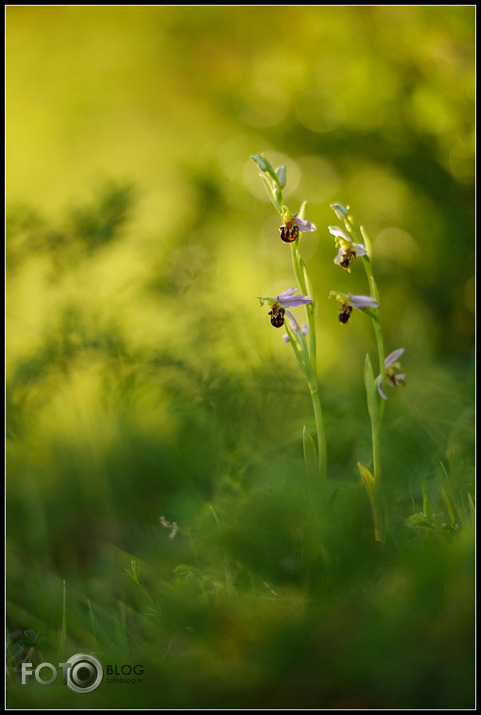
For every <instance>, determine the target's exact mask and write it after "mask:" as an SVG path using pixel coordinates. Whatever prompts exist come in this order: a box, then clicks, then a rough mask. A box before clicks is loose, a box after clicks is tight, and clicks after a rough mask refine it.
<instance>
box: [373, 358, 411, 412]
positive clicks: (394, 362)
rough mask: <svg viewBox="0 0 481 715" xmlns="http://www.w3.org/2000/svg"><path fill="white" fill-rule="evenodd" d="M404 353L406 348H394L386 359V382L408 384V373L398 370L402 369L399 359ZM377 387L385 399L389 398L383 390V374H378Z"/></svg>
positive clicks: (392, 384) (399, 384)
mask: <svg viewBox="0 0 481 715" xmlns="http://www.w3.org/2000/svg"><path fill="white" fill-rule="evenodd" d="M403 353H404V348H399V349H398V350H394V351H393V352H392V353H391V354H390V355H388V356H387V358H386V359H385V361H384V367H385V368H386V382H387V383H388V384H389V385H391V386H392V387H401V386H402V387H404V385H405V384H406V375H405V374H404V373H403V372H397V370H398V369H400V367H401V366H400V364H399V362H398V359H399V358H400V357H401V355H402V354H403ZM377 379H378V383H377V389H378V390H379V394H380V395H381V397H382V398H383V400H387V397H386V395H385V394H384V392H383V389H382V385H381V376H380V375H379V376H378V378H377Z"/></svg>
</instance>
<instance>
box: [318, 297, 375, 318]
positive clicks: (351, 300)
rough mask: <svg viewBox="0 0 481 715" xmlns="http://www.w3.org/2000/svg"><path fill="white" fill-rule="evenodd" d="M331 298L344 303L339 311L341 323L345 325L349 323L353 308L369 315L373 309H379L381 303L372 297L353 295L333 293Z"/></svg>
mask: <svg viewBox="0 0 481 715" xmlns="http://www.w3.org/2000/svg"><path fill="white" fill-rule="evenodd" d="M329 297H331V298H332V297H335V298H336V299H337V300H339V301H340V302H341V303H342V305H341V307H340V309H339V322H340V323H342V324H343V325H345V324H346V323H348V322H349V318H350V317H351V313H352V309H353V308H356V309H357V310H363V311H364V312H366V313H368V314H369V313H370V311H371V310H372V309H373V308H379V301H378V300H376V298H373V297H372V296H370V295H351V293H348V294H347V295H346V294H345V293H336V292H335V291H331V293H330V295H329Z"/></svg>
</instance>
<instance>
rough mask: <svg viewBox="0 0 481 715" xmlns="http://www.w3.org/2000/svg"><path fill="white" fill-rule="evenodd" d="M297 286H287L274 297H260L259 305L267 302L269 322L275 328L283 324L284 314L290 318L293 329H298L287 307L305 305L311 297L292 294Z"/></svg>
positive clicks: (310, 300) (310, 301)
mask: <svg viewBox="0 0 481 715" xmlns="http://www.w3.org/2000/svg"><path fill="white" fill-rule="evenodd" d="M296 290H297V288H288V289H287V290H285V291H284V292H283V293H281V294H280V295H278V296H275V297H270V296H267V297H260V296H259V302H260V304H261V305H264V303H267V304H268V305H269V308H270V311H269V315H270V316H271V323H272V325H273V326H274V327H275V328H281V327H282V326H283V325H284V316H285V315H287V317H288V318H289V320H290V323H291V326H292V329H293V330H299V325H298V323H297V320H296V319H295V318H294V316H293V315H292V313H291V311H290V310H289V308H296V307H297V306H298V305H307V304H308V303H312V298H309V297H308V296H306V295H294V293H295V292H296Z"/></svg>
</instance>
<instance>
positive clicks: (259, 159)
mask: <svg viewBox="0 0 481 715" xmlns="http://www.w3.org/2000/svg"><path fill="white" fill-rule="evenodd" d="M251 159H252V161H253V162H254V164H257V166H258V167H259V169H260V170H261V171H269V167H270V168H271V169H272V166H271V165H270V163H269V162H268V161H267V159H265V158H264V157H263V156H262V154H253V155H252V156H251Z"/></svg>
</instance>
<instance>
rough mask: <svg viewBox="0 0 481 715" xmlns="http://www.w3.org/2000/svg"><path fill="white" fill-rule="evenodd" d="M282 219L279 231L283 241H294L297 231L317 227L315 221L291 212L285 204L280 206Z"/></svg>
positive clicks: (312, 229)
mask: <svg viewBox="0 0 481 715" xmlns="http://www.w3.org/2000/svg"><path fill="white" fill-rule="evenodd" d="M282 221H283V223H282V226H279V232H280V234H281V239H282V240H283V241H284V243H292V242H293V241H295V240H296V239H297V238H298V237H299V231H315V230H316V229H317V226H316V224H315V223H312V222H311V221H307V220H306V219H304V218H298V217H297V216H295V215H294V214H291V212H290V211H289V209H288V208H287V206H283V207H282Z"/></svg>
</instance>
